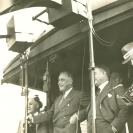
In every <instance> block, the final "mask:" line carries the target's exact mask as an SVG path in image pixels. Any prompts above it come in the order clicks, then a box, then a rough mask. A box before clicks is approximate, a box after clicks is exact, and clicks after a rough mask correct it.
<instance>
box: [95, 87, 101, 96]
mask: <svg viewBox="0 0 133 133" xmlns="http://www.w3.org/2000/svg"><path fill="white" fill-rule="evenodd" d="M99 93H100V88H99V87H96V95H97V96H98V95H99Z"/></svg>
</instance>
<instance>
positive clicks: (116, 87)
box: [112, 84, 126, 95]
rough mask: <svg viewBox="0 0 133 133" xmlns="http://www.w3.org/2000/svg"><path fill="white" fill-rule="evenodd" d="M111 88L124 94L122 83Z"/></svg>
mask: <svg viewBox="0 0 133 133" xmlns="http://www.w3.org/2000/svg"><path fill="white" fill-rule="evenodd" d="M112 90H114V91H115V92H116V93H117V94H119V95H122V94H124V93H125V91H126V90H125V88H124V85H123V84H117V85H115V86H113V87H112Z"/></svg>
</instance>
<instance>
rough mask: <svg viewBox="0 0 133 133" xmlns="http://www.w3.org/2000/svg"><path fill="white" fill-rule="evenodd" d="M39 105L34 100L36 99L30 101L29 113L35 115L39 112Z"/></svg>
mask: <svg viewBox="0 0 133 133" xmlns="http://www.w3.org/2000/svg"><path fill="white" fill-rule="evenodd" d="M38 107H39V105H38V103H37V102H36V101H35V100H34V98H31V99H29V102H28V113H30V114H34V113H36V112H37V111H38Z"/></svg>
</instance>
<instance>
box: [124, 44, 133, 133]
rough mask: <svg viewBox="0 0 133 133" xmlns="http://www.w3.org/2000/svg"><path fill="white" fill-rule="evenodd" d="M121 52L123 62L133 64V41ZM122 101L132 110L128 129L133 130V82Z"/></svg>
mask: <svg viewBox="0 0 133 133" xmlns="http://www.w3.org/2000/svg"><path fill="white" fill-rule="evenodd" d="M121 52H122V54H123V58H124V61H123V62H122V64H128V65H130V66H133V42H130V43H128V44H126V45H124V46H123V47H122V49H121ZM122 101H123V102H124V103H125V104H126V105H127V106H130V112H129V115H130V117H129V119H128V129H129V132H130V133H132V132H133V126H132V123H133V83H132V84H131V85H130V87H129V88H128V89H127V91H126V92H125V94H124V95H123V96H122Z"/></svg>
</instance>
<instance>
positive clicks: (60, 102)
mask: <svg viewBox="0 0 133 133" xmlns="http://www.w3.org/2000/svg"><path fill="white" fill-rule="evenodd" d="M63 100H64V95H63V96H62V98H61V100H60V101H59V106H60V105H61V104H62V102H63Z"/></svg>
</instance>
